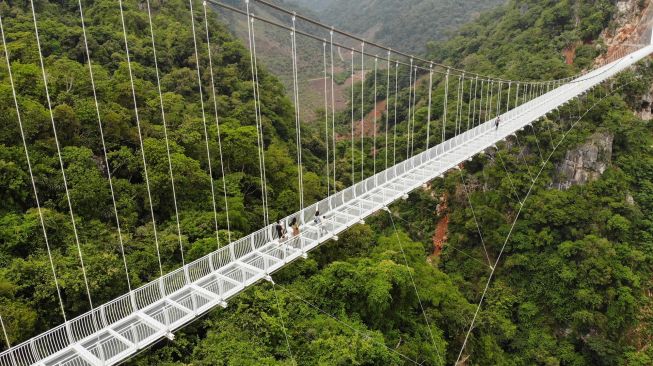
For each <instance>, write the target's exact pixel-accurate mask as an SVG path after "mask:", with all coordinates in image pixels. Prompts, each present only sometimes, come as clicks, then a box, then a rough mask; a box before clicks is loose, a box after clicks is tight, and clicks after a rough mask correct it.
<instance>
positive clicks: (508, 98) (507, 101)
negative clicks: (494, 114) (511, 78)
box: [506, 83, 512, 113]
mask: <svg viewBox="0 0 653 366" xmlns="http://www.w3.org/2000/svg"><path fill="white" fill-rule="evenodd" d="M511 87H512V83H508V96H507V97H506V113H508V112H509V111H510V88H511Z"/></svg>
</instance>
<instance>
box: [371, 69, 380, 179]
mask: <svg viewBox="0 0 653 366" xmlns="http://www.w3.org/2000/svg"><path fill="white" fill-rule="evenodd" d="M378 71H379V58H378V57H374V120H373V124H372V127H373V130H374V132H373V133H374V138H373V141H372V171H373V172H374V173H373V174H372V175H376V113H377V106H376V105H377V95H376V92H377V85H376V82H377V80H376V79H377V75H376V74H377V73H378Z"/></svg>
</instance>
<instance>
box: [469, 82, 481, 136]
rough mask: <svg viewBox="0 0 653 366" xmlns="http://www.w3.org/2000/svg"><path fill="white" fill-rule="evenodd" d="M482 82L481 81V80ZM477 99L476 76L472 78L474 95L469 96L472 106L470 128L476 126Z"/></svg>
mask: <svg viewBox="0 0 653 366" xmlns="http://www.w3.org/2000/svg"><path fill="white" fill-rule="evenodd" d="M481 83H482V82H481ZM477 99H478V76H477V77H475V78H474V96H473V98H470V105H471V107H472V124H471V125H472V128H473V127H475V126H476V100H477Z"/></svg>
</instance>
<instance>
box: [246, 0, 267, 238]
mask: <svg viewBox="0 0 653 366" xmlns="http://www.w3.org/2000/svg"><path fill="white" fill-rule="evenodd" d="M245 5H246V9H247V33H248V39H249V55H250V56H249V57H250V66H251V72H252V89H253V93H254V119H255V122H256V142H257V145H258V159H259V172H260V179H261V200H262V202H263V225H264V226H268V224H269V218H268V211H267V187H266V186H267V184H266V177H265V160H264V155H263V149H264V142H263V141H262V138H263V131H262V130H263V122H262V121H261V113H260V106H259V105H260V99H259V94H258V93H259V90H258V70H257V64H256V58H255V57H256V56H255V55H256V48H255V46H254V18H253V17H252V16H251V15H250V12H249V0H246V1H245Z"/></svg>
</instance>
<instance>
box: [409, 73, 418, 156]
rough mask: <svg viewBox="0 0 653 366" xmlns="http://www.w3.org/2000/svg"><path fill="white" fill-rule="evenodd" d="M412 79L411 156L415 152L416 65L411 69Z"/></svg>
mask: <svg viewBox="0 0 653 366" xmlns="http://www.w3.org/2000/svg"><path fill="white" fill-rule="evenodd" d="M413 80H415V83H414V85H413V115H412V117H411V118H412V122H411V126H412V127H411V128H410V136H411V137H410V156H413V154H414V153H415V103H417V66H415V67H414V70H413Z"/></svg>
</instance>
